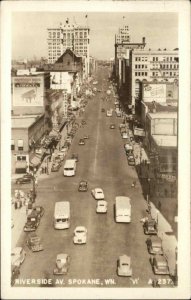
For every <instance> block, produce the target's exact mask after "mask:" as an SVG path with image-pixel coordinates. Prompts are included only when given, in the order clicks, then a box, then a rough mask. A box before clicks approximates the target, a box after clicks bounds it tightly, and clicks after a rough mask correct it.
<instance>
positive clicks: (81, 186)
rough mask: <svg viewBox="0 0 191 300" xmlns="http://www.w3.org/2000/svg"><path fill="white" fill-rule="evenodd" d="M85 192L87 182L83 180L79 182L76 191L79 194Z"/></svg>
mask: <svg viewBox="0 0 191 300" xmlns="http://www.w3.org/2000/svg"><path fill="white" fill-rule="evenodd" d="M87 190H88V183H87V181H85V180H82V181H80V183H79V188H78V191H79V192H87Z"/></svg>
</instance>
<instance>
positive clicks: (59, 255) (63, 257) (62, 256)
mask: <svg viewBox="0 0 191 300" xmlns="http://www.w3.org/2000/svg"><path fill="white" fill-rule="evenodd" d="M67 257H68V254H65V253H60V254H57V257H56V259H60V260H62V259H66V258H67Z"/></svg>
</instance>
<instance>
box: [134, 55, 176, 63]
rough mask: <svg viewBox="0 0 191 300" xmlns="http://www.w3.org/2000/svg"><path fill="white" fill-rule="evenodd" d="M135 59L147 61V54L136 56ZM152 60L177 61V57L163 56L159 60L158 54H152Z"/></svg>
mask: <svg viewBox="0 0 191 300" xmlns="http://www.w3.org/2000/svg"><path fill="white" fill-rule="evenodd" d="M135 61H148V56H136V57H135ZM152 61H156V62H157V61H164V62H179V58H178V57H172V56H170V57H169V56H164V57H163V59H162V60H161V59H160V60H159V57H158V56H153V59H152Z"/></svg>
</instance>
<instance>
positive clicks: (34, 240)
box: [26, 233, 44, 252]
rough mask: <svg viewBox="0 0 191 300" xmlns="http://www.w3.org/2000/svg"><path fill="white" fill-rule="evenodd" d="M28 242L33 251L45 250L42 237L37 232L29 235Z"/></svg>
mask: <svg viewBox="0 0 191 300" xmlns="http://www.w3.org/2000/svg"><path fill="white" fill-rule="evenodd" d="M26 244H27V246H28V247H29V249H30V250H32V252H39V251H42V250H44V249H43V246H42V244H41V241H40V238H39V236H38V235H37V234H36V233H31V234H30V235H29V236H28V239H27V242H26Z"/></svg>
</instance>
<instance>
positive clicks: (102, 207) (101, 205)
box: [96, 200, 107, 214]
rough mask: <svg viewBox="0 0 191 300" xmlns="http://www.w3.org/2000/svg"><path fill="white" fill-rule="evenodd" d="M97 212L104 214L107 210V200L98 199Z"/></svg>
mask: <svg viewBox="0 0 191 300" xmlns="http://www.w3.org/2000/svg"><path fill="white" fill-rule="evenodd" d="M96 212H97V213H99V214H104V213H106V212H107V201H105V200H98V201H97V206H96Z"/></svg>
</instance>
